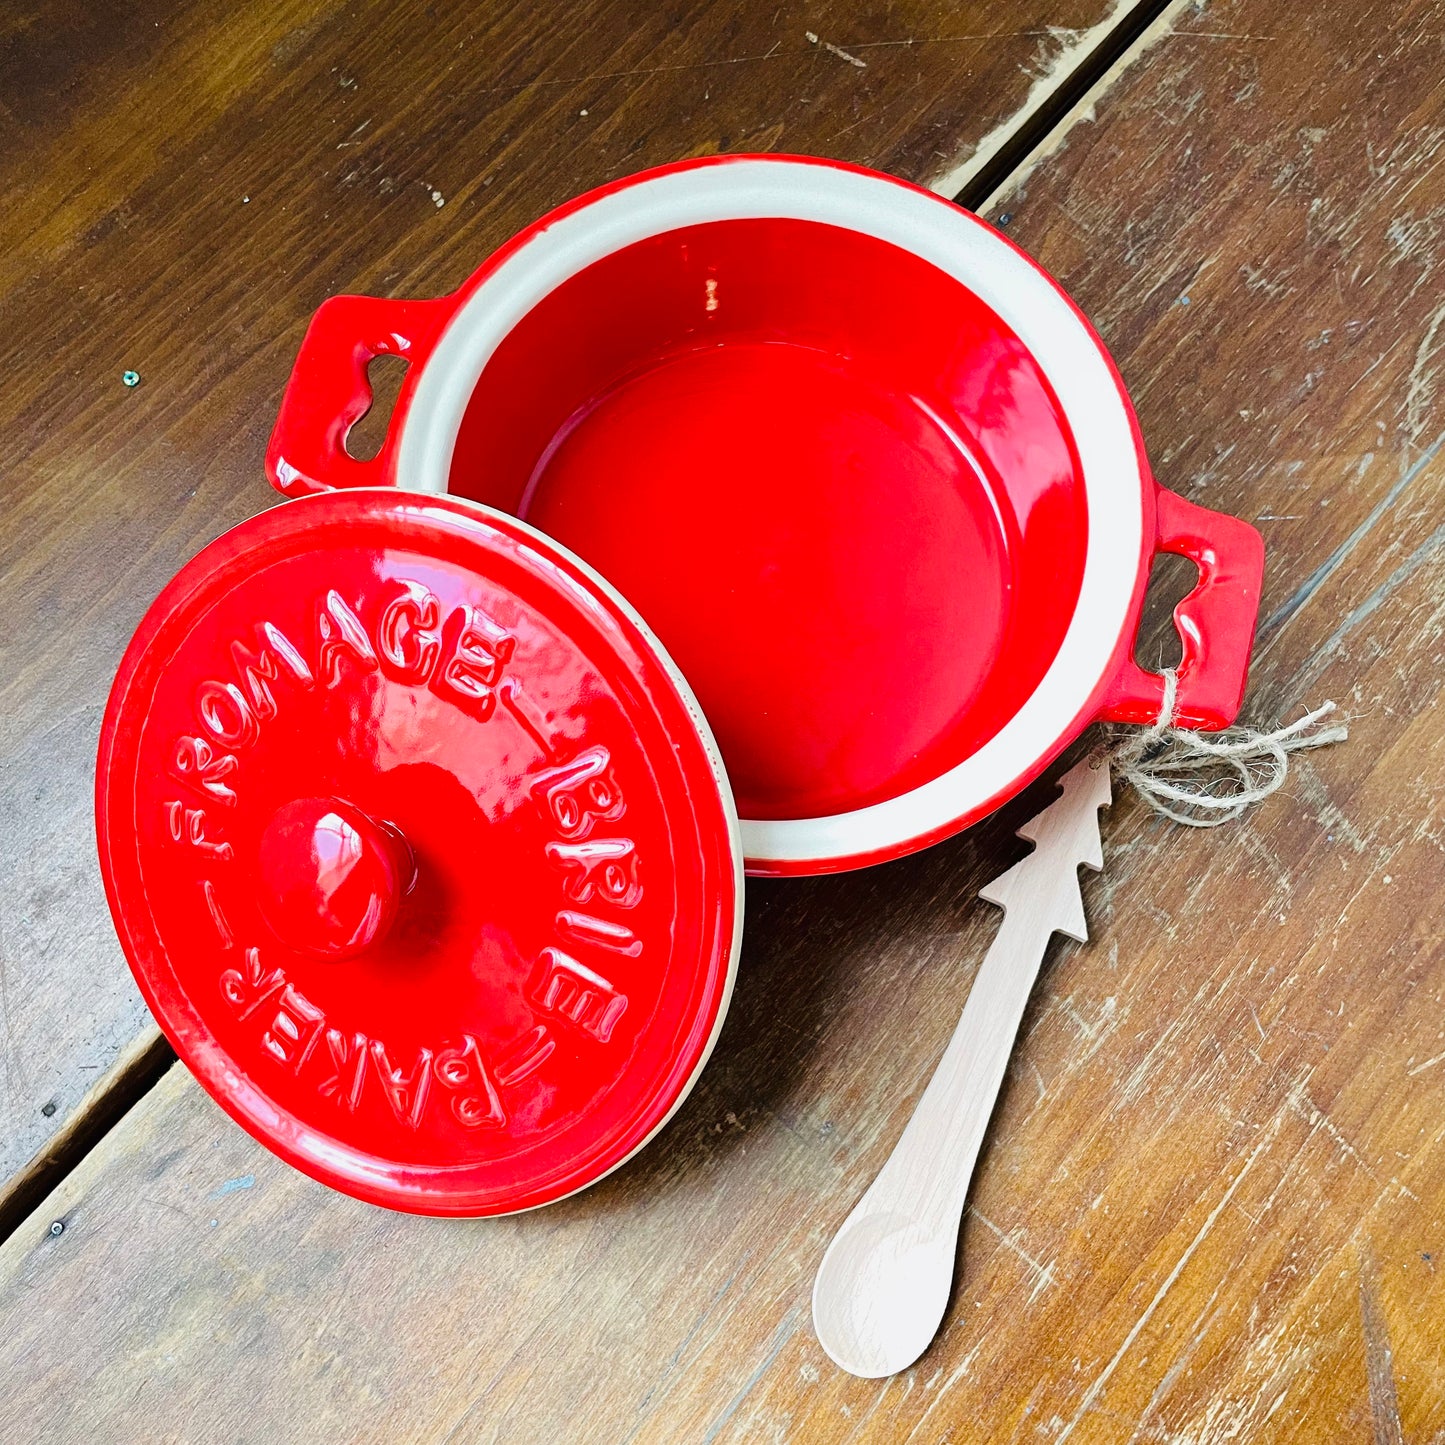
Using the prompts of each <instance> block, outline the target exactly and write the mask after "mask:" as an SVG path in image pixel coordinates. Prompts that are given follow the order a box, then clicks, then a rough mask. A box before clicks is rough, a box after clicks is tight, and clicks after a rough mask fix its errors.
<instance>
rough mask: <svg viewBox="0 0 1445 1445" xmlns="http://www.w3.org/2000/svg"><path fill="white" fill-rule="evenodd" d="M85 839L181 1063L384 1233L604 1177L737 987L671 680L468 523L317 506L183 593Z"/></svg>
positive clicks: (257, 525) (658, 1115) (707, 785)
mask: <svg viewBox="0 0 1445 1445" xmlns="http://www.w3.org/2000/svg"><path fill="white" fill-rule="evenodd" d="M97 822H98V829H99V835H100V850H101V861H102V867H103V872H104V875H105V881H106V888H107V893H108V896H109V898H110V902H111V907H112V911H113V914H114V917H115V921H116V926H117V929H118V931H119V933H120V936H121V939H122V941H123V943H124V945H125V948H126V952H127V955H128V957H129V958H130V960H131V964H132V967H133V968H134V970H135V973H136V977H137V979H138V980H139V982H140V985H141V988H142V990H143V992H144V993H145V995H146V998H147V1001H148V1002H149V1003H150V1005H151V1008H152V1010H153V1011H154V1012H155V1014H156V1017H157V1018H158V1019H159V1021H160V1022H161V1025H162V1027H163V1028H164V1029H165V1031H166V1033H167V1035H168V1036H169V1037H170V1039H171V1040H172V1042H173V1043H174V1044H175V1046H176V1049H177V1051H178V1052H179V1053H180V1055H181V1056H182V1058H184V1059H185V1060H186V1062H187V1063H188V1064H189V1066H190V1067H191V1069H192V1070H193V1071H194V1072H195V1073H196V1075H197V1077H198V1078H199V1079H200V1080H201V1082H202V1083H203V1084H204V1085H205V1086H206V1088H207V1089H209V1090H210V1092H211V1093H212V1094H213V1095H214V1096H215V1097H216V1098H217V1100H218V1101H219V1102H220V1103H221V1104H222V1105H223V1106H224V1107H225V1108H226V1109H228V1110H229V1111H230V1112H231V1113H232V1114H233V1115H234V1116H235V1117H236V1118H237V1119H238V1120H239V1121H240V1122H241V1123H242V1124H244V1125H245V1126H246V1127H247V1128H248V1129H250V1130H251V1131H252V1132H253V1133H254V1134H256V1136H257V1137H258V1138H260V1139H261V1140H262V1141H263V1142H265V1143H267V1144H268V1145H269V1146H270V1147H271V1148H273V1149H275V1150H276V1151H277V1152H278V1153H280V1154H281V1155H282V1156H283V1157H285V1158H287V1159H288V1160H290V1161H291V1162H292V1163H294V1164H296V1165H298V1166H299V1167H300V1168H302V1169H304V1170H306V1171H307V1172H308V1173H310V1174H312V1175H314V1176H315V1177H317V1178H319V1179H322V1180H324V1181H325V1182H327V1183H329V1184H332V1185H334V1186H336V1187H337V1188H340V1189H343V1190H346V1191H347V1192H349V1193H352V1194H356V1195H358V1196H360V1197H362V1198H365V1199H369V1200H372V1201H374V1202H376V1203H381V1204H387V1205H390V1206H392V1207H395V1208H401V1209H408V1210H415V1211H419V1212H425V1213H437V1214H489V1213H499V1212H505V1211H510V1210H515V1209H520V1208H526V1207H530V1206H532V1205H536V1204H541V1203H545V1202H547V1201H549V1200H552V1199H556V1198H559V1197H561V1196H563V1195H565V1194H567V1193H570V1192H572V1191H573V1190H575V1189H578V1188H581V1187H582V1186H584V1185H585V1184H587V1183H589V1182H591V1181H592V1180H594V1179H596V1178H598V1177H600V1175H602V1174H604V1173H606V1172H607V1171H608V1170H609V1169H611V1168H612V1167H614V1166H615V1165H616V1164H618V1163H619V1162H620V1161H621V1160H623V1159H625V1158H626V1157H627V1156H628V1155H629V1154H630V1153H631V1152H632V1151H633V1150H634V1149H636V1148H637V1147H638V1146H640V1145H641V1144H642V1143H643V1142H644V1141H645V1140H646V1139H647V1138H648V1137H649V1136H650V1134H651V1133H652V1132H653V1130H654V1129H656V1128H657V1127H658V1126H659V1125H660V1124H661V1123H662V1121H663V1120H664V1119H665V1118H666V1117H667V1115H668V1113H669V1112H670V1111H671V1109H672V1108H673V1107H674V1106H675V1104H676V1103H677V1102H678V1100H679V1099H680V1098H681V1097H682V1095H683V1094H684V1093H685V1092H686V1090H687V1088H688V1087H689V1085H690V1083H691V1080H692V1078H693V1077H694V1075H695V1073H696V1071H697V1069H698V1068H699V1067H700V1066H701V1063H702V1061H703V1059H704V1058H705V1057H706V1053H707V1051H708V1049H709V1048H710V1046H711V1040H712V1038H713V1036H714V1033H715V1029H716V1026H717V1024H718V1022H719V1021H720V1018H721V1013H722V1010H723V1008H724V1007H725V1004H726V998H727V994H728V990H729V988H730V986H731V976H732V967H733V960H734V958H735V945H736V941H737V939H736V929H737V907H738V896H739V888H738V877H737V868H738V859H737V856H736V842H735V821H734V819H733V815H732V813H731V807H730V802H729V800H728V799H727V796H726V790H725V786H724V785H723V784H722V783H721V782H720V780H719V776H718V773H717V771H716V768H715V765H714V762H713V761H712V760H711V758H710V755H709V753H708V751H707V747H706V745H705V743H704V742H703V740H702V738H701V737H700V735H699V732H698V729H697V726H696V724H695V722H694V720H693V716H692V713H691V711H690V705H689V703H688V701H687V699H686V698H685V697H684V696H683V694H682V692H681V690H680V689H679V687H678V685H677V683H676V681H675V679H674V675H673V674H672V673H671V672H670V671H669V669H668V667H667V665H666V663H665V660H663V659H662V658H661V657H660V656H659V655H658V654H657V652H656V651H655V649H654V647H653V644H652V642H651V641H650V639H648V638H647V636H646V635H645V634H644V633H643V632H642V631H641V630H640V629H639V628H638V627H637V625H636V624H635V622H634V621H633V620H632V619H631V616H630V615H629V613H628V612H627V610H626V609H625V608H623V607H621V606H619V605H618V603H617V602H616V601H615V599H614V598H613V596H612V595H611V594H610V593H609V592H607V591H606V590H605V589H603V588H600V587H599V586H598V585H597V584H596V582H595V581H594V580H593V579H591V578H590V577H589V576H587V575H586V574H585V573H583V572H582V571H581V570H579V569H578V568H577V566H576V565H575V564H574V563H573V562H572V561H570V560H569V559H568V558H567V557H566V556H565V555H564V554H562V553H560V552H558V551H556V549H554V548H553V547H551V546H550V544H548V543H547V542H546V540H545V539H542V538H538V537H537V536H535V535H533V534H532V533H530V532H528V531H527V530H526V529H525V528H522V527H521V526H519V525H518V524H516V523H514V522H510V521H508V520H507V519H505V518H487V517H485V516H484V515H483V514H482V513H481V512H480V511H479V510H478V509H476V508H474V507H472V506H470V505H469V504H467V503H465V502H460V501H455V500H451V499H448V498H438V499H421V498H413V497H406V496H402V495H399V494H398V493H396V492H395V491H381V492H373V491H361V492H348V493H340V494H337V493H333V494H330V495H326V496H318V497H314V498H310V499H308V500H306V501H304V502H300V503H297V504H295V505H292V506H287V507H282V508H278V509H275V510H273V511H270V512H267V513H265V514H263V515H261V516H259V517H256V518H253V519H252V520H251V521H249V522H246V523H243V524H242V525H241V526H239V527H237V528H235V529H234V530H233V531H231V532H229V533H227V534H226V535H225V536H224V537H222V538H220V539H219V540H218V541H217V542H215V543H213V544H212V545H211V546H210V547H208V548H207V549H206V550H205V551H203V552H202V553H201V554H200V555H199V556H198V557H197V558H196V559H195V560H194V561H192V562H191V563H189V564H188V565H187V566H186V567H185V568H184V569H183V570H182V571H181V573H180V574H179V575H178V577H177V578H176V579H175V581H174V582H172V583H171V585H170V586H169V587H168V588H167V589H166V591H165V592H164V593H163V594H162V596H161V597H160V598H159V599H158V600H157V602H156V603H155V605H154V606H153V607H152V608H151V610H150V612H149V613H148V614H147V615H146V618H145V619H144V621H143V622H142V624H141V626H140V629H139V631H138V632H137V634H136V637H135V639H134V641H133V642H132V644H131V646H130V648H129V650H128V651H127V653H126V656H125V659H124V661H123V662H122V665H121V668H120V672H119V676H118V677H117V680H116V684H115V688H114V691H113V693H112V696H111V700H110V705H109V707H108V710H107V713H106V718H105V722H104V726H103V730H102V742H101V754H100V760H99V768H98V779H97ZM413 875H414V877H413Z"/></svg>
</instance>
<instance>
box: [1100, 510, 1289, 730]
mask: <svg viewBox="0 0 1445 1445" xmlns="http://www.w3.org/2000/svg"><path fill="white" fill-rule="evenodd" d="M1155 529H1156V530H1155V542H1154V552H1155V555H1156V556H1157V555H1158V554H1159V553H1160V552H1173V553H1175V554H1177V555H1178V556H1181V557H1188V558H1189V560H1190V561H1191V562H1193V563H1194V565H1195V566H1196V567H1198V568H1199V582H1198V583H1197V585H1196V586H1195V588H1194V590H1193V591H1192V592H1190V594H1189V595H1188V596H1187V597H1185V598H1184V600H1183V601H1182V602H1180V604H1179V605H1178V606H1177V607H1176V608H1175V609H1174V626H1175V629H1176V630H1177V631H1178V633H1179V637H1180V640H1181V641H1182V642H1183V644H1184V656H1183V660H1182V661H1181V662H1180V664H1179V667H1178V675H1179V690H1178V693H1177V695H1176V699H1175V712H1174V722H1175V725H1176V726H1179V727H1190V728H1209V729H1216V728H1222V727H1228V726H1229V724H1230V723H1232V722H1233V721H1234V719H1235V718H1236V716H1238V714H1239V707H1240V704H1241V703H1242V702H1243V701H1244V685H1245V682H1246V680H1247V678H1248V676H1249V655H1250V652H1251V650H1252V649H1253V646H1254V624H1255V620H1256V618H1257V617H1258V615H1259V594H1260V584H1261V583H1262V581H1263V579H1264V539H1263V538H1262V537H1261V536H1260V535H1259V533H1258V532H1257V531H1255V529H1254V528H1253V527H1251V526H1250V525H1249V523H1248V522H1244V521H1241V520H1240V519H1239V518H1238V517H1231V516H1229V515H1228V513H1225V512H1211V511H1209V510H1208V509H1207V508H1205V507H1197V506H1195V504H1194V503H1193V502H1188V501H1185V499H1184V498H1183V497H1181V496H1179V495H1178V494H1177V493H1175V492H1170V491H1166V490H1165V489H1164V488H1163V487H1160V488H1159V491H1158V494H1157V503H1156V521H1155ZM1124 647H1125V651H1124V654H1123V658H1122V660H1121V661H1120V663H1119V669H1118V671H1117V673H1116V674H1115V676H1114V680H1113V682H1112V683H1110V684H1109V687H1108V688H1107V690H1106V691H1105V693H1104V699H1103V702H1102V703H1101V705H1100V707H1099V712H1098V717H1099V718H1100V719H1101V720H1103V721H1106V722H1124V723H1144V724H1149V723H1155V722H1157V721H1158V720H1159V712H1160V709H1161V707H1162V706H1163V702H1164V679H1163V678H1162V677H1161V676H1160V675H1159V674H1158V673H1157V672H1146V671H1145V670H1144V669H1143V668H1142V667H1140V666H1139V664H1138V663H1137V662H1135V661H1134V652H1133V648H1134V639H1133V636H1132V635H1130V636H1129V637H1128V639H1127V641H1126V642H1125V644H1124Z"/></svg>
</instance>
